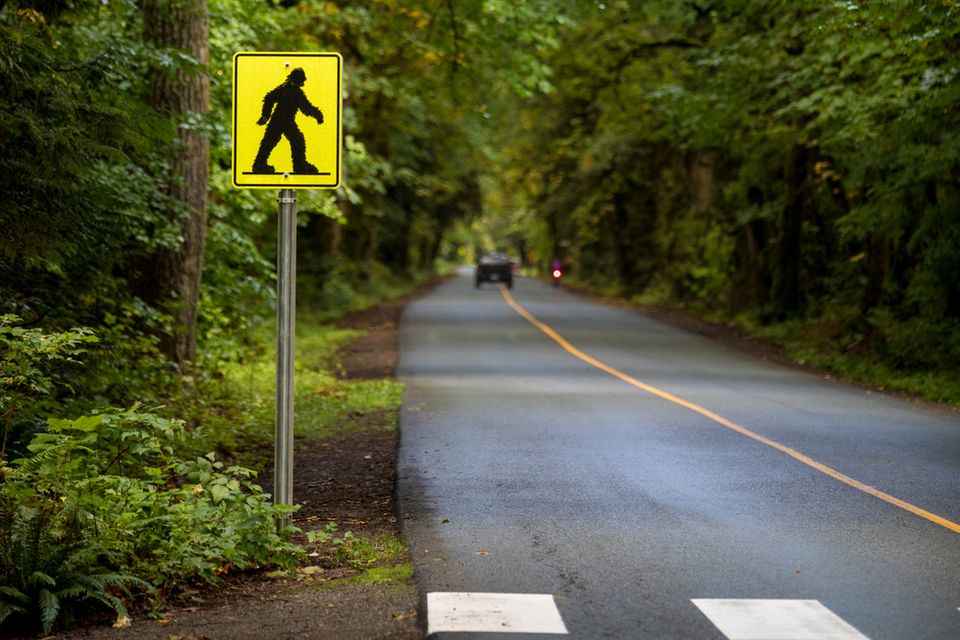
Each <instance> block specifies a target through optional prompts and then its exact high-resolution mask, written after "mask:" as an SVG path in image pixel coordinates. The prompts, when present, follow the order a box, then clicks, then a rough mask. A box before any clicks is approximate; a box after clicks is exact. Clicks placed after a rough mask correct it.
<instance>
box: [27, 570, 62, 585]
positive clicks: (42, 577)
mask: <svg viewBox="0 0 960 640" xmlns="http://www.w3.org/2000/svg"><path fill="white" fill-rule="evenodd" d="M27 584H29V585H30V586H33V587H38V586H40V585H44V586H47V587H55V586H57V581H56V580H54V579H53V578H51V577H50V576H48V575H47V574H45V573H44V572H43V571H34V572H33V573H31V574H30V577H29V578H27Z"/></svg>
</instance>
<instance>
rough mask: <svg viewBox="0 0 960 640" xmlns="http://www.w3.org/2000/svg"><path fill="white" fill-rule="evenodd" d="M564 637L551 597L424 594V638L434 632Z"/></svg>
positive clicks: (543, 595) (538, 594) (525, 594)
mask: <svg viewBox="0 0 960 640" xmlns="http://www.w3.org/2000/svg"><path fill="white" fill-rule="evenodd" d="M458 631H459V632H474V633H484V632H486V633H549V634H566V633H567V628H566V626H565V625H564V624H563V619H562V618H561V617H560V611H559V610H558V609H557V605H556V602H554V600H553V596H551V595H546V594H540V593H470V592H433V593H428V594H427V635H431V634H433V633H438V632H458Z"/></svg>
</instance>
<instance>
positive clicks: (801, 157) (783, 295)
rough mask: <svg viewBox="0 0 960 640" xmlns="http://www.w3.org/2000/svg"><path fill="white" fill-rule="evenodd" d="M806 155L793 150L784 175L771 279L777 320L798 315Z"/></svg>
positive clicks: (799, 149) (799, 146) (797, 148)
mask: <svg viewBox="0 0 960 640" xmlns="http://www.w3.org/2000/svg"><path fill="white" fill-rule="evenodd" d="M808 158H809V154H808V152H807V148H806V147H805V146H804V145H802V144H797V145H794V146H793V149H792V150H791V152H790V159H789V161H788V165H787V171H786V174H787V175H786V182H787V185H786V187H787V191H786V204H785V206H784V208H783V214H782V216H781V219H780V242H779V244H778V246H777V271H776V275H775V277H774V287H773V288H774V302H775V304H776V310H777V314H778V315H779V316H781V317H783V316H789V315H792V314H794V313H796V312H798V311H799V310H800V308H801V306H802V300H801V296H800V265H801V258H802V255H801V244H800V242H801V236H802V231H803V214H804V208H805V206H806V202H805V200H806V199H805V191H804V190H805V187H806V180H807V164H808V162H807V161H808Z"/></svg>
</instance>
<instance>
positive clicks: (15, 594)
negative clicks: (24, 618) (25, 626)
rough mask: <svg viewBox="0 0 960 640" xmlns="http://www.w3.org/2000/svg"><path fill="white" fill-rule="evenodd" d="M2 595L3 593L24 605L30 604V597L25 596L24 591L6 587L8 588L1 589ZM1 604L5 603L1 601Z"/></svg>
mask: <svg viewBox="0 0 960 640" xmlns="http://www.w3.org/2000/svg"><path fill="white" fill-rule="evenodd" d="M0 593H2V594H3V595H5V596H8V598H9V599H13V600H16V601H17V602H22V603H23V604H30V596H28V595H27V594H25V593H24V592H23V591H20V590H19V589H15V588H14V587H6V586H4V587H0ZM0 603H3V600H0Z"/></svg>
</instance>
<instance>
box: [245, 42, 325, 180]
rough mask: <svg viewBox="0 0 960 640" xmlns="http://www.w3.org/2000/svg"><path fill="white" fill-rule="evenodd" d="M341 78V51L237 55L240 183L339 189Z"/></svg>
mask: <svg viewBox="0 0 960 640" xmlns="http://www.w3.org/2000/svg"><path fill="white" fill-rule="evenodd" d="M342 80H343V60H342V59H341V58H340V54H338V53H304V52H299V53H275V52H269V53H266V52H248V53H237V54H236V55H234V56H233V184H234V186H235V187H240V188H250V189H336V188H337V187H338V186H340V162H341V158H340V147H341V143H342V139H343V128H342V111H343V109H342V103H343V98H342V92H341V84H342Z"/></svg>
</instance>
